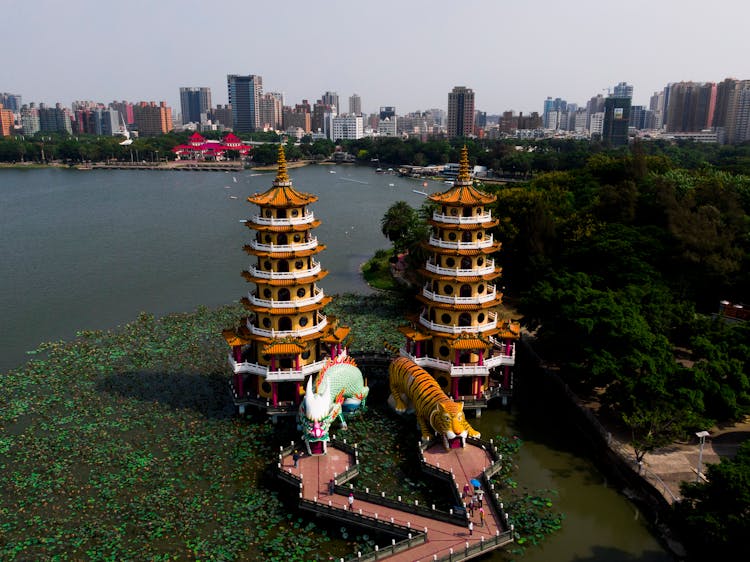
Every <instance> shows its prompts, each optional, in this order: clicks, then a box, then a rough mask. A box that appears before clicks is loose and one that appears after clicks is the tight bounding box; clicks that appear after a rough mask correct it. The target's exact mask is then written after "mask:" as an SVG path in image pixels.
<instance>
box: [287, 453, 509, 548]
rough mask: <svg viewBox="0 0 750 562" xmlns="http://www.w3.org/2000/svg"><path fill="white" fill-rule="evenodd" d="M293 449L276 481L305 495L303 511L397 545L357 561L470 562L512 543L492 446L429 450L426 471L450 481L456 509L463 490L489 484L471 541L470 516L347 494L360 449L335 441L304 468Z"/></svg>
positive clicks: (424, 462) (424, 456)
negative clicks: (495, 482)
mask: <svg viewBox="0 0 750 562" xmlns="http://www.w3.org/2000/svg"><path fill="white" fill-rule="evenodd" d="M293 449H294V444H292V445H290V446H289V447H286V448H284V449H282V451H281V452H280V454H279V462H278V466H277V473H278V476H279V478H280V479H281V480H282V481H284V482H286V483H287V484H289V485H290V486H296V487H297V488H298V489H299V507H300V508H301V509H304V510H307V511H312V512H315V513H317V514H320V515H322V516H325V517H328V518H330V519H334V520H337V521H341V522H345V523H347V524H354V525H358V526H361V527H365V528H369V529H373V530H377V531H382V532H384V533H386V534H389V535H391V536H394V537H397V538H398V540H396V538H394V539H392V541H391V544H390V545H379V546H378V547H377V548H378V550H377V551H375V552H370V553H367V554H363V555H362V556H361V557H357V558H355V559H356V560H385V559H388V560H389V561H394V562H398V561H407V560H409V561H415V560H422V561H425V562H426V561H430V560H433V561H434V560H451V561H454V560H469V559H471V558H475V557H478V556H481V555H482V554H485V553H487V552H489V551H490V550H494V549H497V548H501V547H503V546H505V545H507V544H509V543H511V542H513V538H512V527H510V528H509V526H508V524H507V515H506V514H505V513H504V511H503V505H502V503H500V502H499V499H498V498H497V496H496V495H495V494H494V491H493V490H492V489H491V484H490V481H489V478H490V476H492V475H493V474H495V473H496V472H497V471H498V470H499V469H500V462H501V461H502V458H501V456H500V455H498V454H497V451H496V450H495V448H494V446H493V445H492V443H486V442H483V441H479V440H476V439H470V440H468V441H467V445H466V447H465V448H457V449H450V450H448V451H446V450H445V449H444V448H443V446H442V444H440V443H434V444H430V445H428V446H426V447H422V468H423V471H424V472H426V473H430V474H432V475H433V476H436V477H437V478H439V479H442V480H443V482H444V488H443V489H444V491H445V493H447V494H449V495H451V496H452V497H453V499H454V500H453V501H454V503H456V504H460V502H461V499H460V490H459V488H461V489H463V486H464V485H465V484H468V483H469V482H470V481H471V480H472V479H476V480H479V481H480V482H481V483H482V488H483V491H484V499H485V501H484V511H485V521H484V525H482V524H481V522H480V517H479V513H478V511H477V510H475V512H474V517H473V518H472V519H471V520H472V522H473V524H474V529H473V532H472V533H470V532H469V529H468V523H469V515H468V514H464V513H461V514H458V513H446V512H443V511H438V510H435V509H434V508H433V507H431V506H419V505H415V504H407V503H405V502H401V501H400V500H394V499H391V498H386V497H385V494H381V495H380V496H378V495H375V494H370V493H369V490H356V489H354V488H353V487H351V485H350V486H344V484H345V483H346V482H348V481H349V480H351V479H353V478H354V477H355V476H357V474H359V467H358V465H359V461H358V459H357V456H358V453H357V450H356V446H355V447H351V446H348V445H346V444H345V443H337V442H336V440H334V441H332V442H331V444H330V445H329V447H328V453H327V454H326V455H318V456H307V455H305V456H303V457H302V458H300V459H299V462H298V466H297V468H295V467H294V462H293V460H292V451H293ZM332 478H333V479H334V481H335V483H336V486H335V491H334V493H333V494H329V491H328V483H329V481H330V480H331V479H332ZM350 491H352V492H353V493H354V498H355V500H354V504H353V509H349V504H348V495H349V492H350Z"/></svg>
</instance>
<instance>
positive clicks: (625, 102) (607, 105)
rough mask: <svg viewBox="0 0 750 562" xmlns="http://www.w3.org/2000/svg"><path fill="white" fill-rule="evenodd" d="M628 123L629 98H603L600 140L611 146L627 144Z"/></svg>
mask: <svg viewBox="0 0 750 562" xmlns="http://www.w3.org/2000/svg"><path fill="white" fill-rule="evenodd" d="M629 125H630V98H617V97H615V96H610V97H608V98H606V99H605V100H604V123H603V126H602V141H604V142H605V143H607V144H609V145H611V146H625V145H627V144H628V126H629Z"/></svg>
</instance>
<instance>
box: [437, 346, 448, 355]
mask: <svg viewBox="0 0 750 562" xmlns="http://www.w3.org/2000/svg"><path fill="white" fill-rule="evenodd" d="M439 352H440V357H447V356H448V353H450V350H449V349H448V346H445V345H441V346H440V349H439Z"/></svg>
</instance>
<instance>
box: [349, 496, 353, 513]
mask: <svg viewBox="0 0 750 562" xmlns="http://www.w3.org/2000/svg"><path fill="white" fill-rule="evenodd" d="M349 511H354V493H353V492H349Z"/></svg>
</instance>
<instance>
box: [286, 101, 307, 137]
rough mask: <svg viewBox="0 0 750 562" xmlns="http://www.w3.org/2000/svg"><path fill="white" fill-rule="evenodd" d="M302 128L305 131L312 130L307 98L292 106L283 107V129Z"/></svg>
mask: <svg viewBox="0 0 750 562" xmlns="http://www.w3.org/2000/svg"><path fill="white" fill-rule="evenodd" d="M290 127H291V128H294V129H302V130H303V131H304V132H305V133H309V132H310V131H311V130H312V119H311V108H310V103H309V102H308V101H307V100H302V103H298V104H296V105H295V106H294V107H293V108H292V107H284V127H283V128H284V130H285V131H286V130H287V129H289V128H290Z"/></svg>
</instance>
